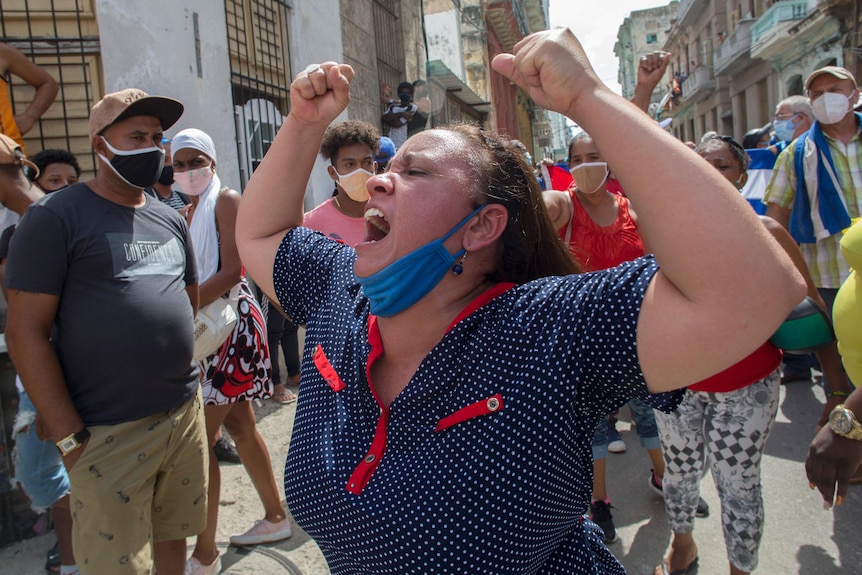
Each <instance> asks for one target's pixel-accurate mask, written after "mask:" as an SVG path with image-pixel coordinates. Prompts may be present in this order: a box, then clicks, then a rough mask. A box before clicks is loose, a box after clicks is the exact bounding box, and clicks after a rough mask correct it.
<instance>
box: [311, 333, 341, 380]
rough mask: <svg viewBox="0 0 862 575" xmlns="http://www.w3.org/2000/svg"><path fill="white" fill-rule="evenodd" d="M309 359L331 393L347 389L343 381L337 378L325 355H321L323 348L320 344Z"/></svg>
mask: <svg viewBox="0 0 862 575" xmlns="http://www.w3.org/2000/svg"><path fill="white" fill-rule="evenodd" d="M311 358H312V360H313V361H314V366H315V367H316V368H317V371H318V372H319V373H320V375H321V376H322V377H323V379H324V380H325V381H326V383H327V384H329V387H331V388H332V391H335V392H339V391H341V390H342V389H344V388H345V387H347V386H346V385H345V384H344V380H342V379H341V377H339V375H338V373H337V372H336V371H335V368H334V367H332V364H331V363H329V359H328V358H327V357H326V354H325V353H323V347H321V345H320V344H317V349H315V350H314V354H312V356H311Z"/></svg>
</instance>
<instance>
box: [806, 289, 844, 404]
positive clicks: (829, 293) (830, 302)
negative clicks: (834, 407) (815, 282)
mask: <svg viewBox="0 0 862 575" xmlns="http://www.w3.org/2000/svg"><path fill="white" fill-rule="evenodd" d="M817 293H819V294H820V297H822V298H823V303H825V304H826V314H827V315H828V316H829V319H832V306H834V305H835V296H836V295H838V290H837V289H835V288H817ZM809 355H810V356H811V357H812V358H813V357H814V354H809ZM815 359H816V358H815ZM819 368H820V366H819V365H818V369H819ZM820 384H821V385H822V386H823V389H824V390H825V391H826V393H827V395H828V394H829V391H830V389H829V380H828V379H826V374H823V379H822V380H821V382H820Z"/></svg>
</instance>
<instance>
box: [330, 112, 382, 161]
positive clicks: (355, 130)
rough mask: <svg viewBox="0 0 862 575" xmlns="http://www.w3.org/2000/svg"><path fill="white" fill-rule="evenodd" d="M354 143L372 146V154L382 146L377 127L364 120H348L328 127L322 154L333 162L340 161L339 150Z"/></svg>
mask: <svg viewBox="0 0 862 575" xmlns="http://www.w3.org/2000/svg"><path fill="white" fill-rule="evenodd" d="M352 144H365V145H366V146H368V147H369V148H371V155H372V156H373V155H374V154H376V153H377V150H378V149H379V148H380V136H378V135H377V128H375V127H374V126H372V125H371V124H369V123H368V122H363V121H362V120H347V121H346V122H339V123H337V124H333V125H331V126H329V127H328V128H327V129H326V133H325V134H324V135H323V142H321V144H320V155H321V156H323V157H324V158H325V159H327V160H329V161H330V162H332V165H335V162H337V161H338V150H340V149H341V148H343V147H344V146H350V145H352Z"/></svg>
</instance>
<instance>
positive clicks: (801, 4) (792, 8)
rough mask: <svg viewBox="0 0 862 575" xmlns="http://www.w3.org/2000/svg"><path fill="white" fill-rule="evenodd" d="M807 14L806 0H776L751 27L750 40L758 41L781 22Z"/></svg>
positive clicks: (800, 17)
mask: <svg viewBox="0 0 862 575" xmlns="http://www.w3.org/2000/svg"><path fill="white" fill-rule="evenodd" d="M807 14H808V0H778V1H777V2H776V3H775V4H773V5H772V6H771V7H770V8H769V10H767V11H766V13H765V14H764V15H763V16H761V17H760V18H758V19H757V22H755V23H754V26H752V27H751V42H752V43H756V42H758V41H760V39H761V38H763V37H764V36H765V35H767V34H769V32H770V31H771V30H772V29H773V28H775V27H776V26H778V24H780V23H781V22H788V21H791V20H802V19H804V18H805V16H806V15H807Z"/></svg>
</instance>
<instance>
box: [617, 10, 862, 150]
mask: <svg viewBox="0 0 862 575" xmlns="http://www.w3.org/2000/svg"><path fill="white" fill-rule="evenodd" d="M675 4H676V11H677V12H676V16H675V17H674V18H672V20H671V23H670V27H669V29H668V31H667V40H666V41H665V43H664V45H663V48H664V49H665V50H667V51H668V52H670V53H671V54H672V60H671V65H670V70H669V72H670V86H665V89H666V90H667V92H666V93H665V97H664V98H663V102H662V108H661V110H660V113H661V114H662V115H663V117H671V118H672V119H673V120H672V124H671V126H672V130H673V132H674V133H675V134H676V135H677V137H679V138H680V139H683V140H692V141H695V142H697V141H698V140H699V139H700V137H702V136H703V134H704V133H706V132H708V131H710V130H715V131H717V132H719V133H723V134H728V135H732V136H733V137H735V138H736V139H740V140H741V138H742V136H743V135H744V134H745V132H747V131H748V130H751V129H753V128H760V127H762V126H764V125H766V124H768V123H769V122H771V121H772V118H773V114H774V110H775V106H776V104H777V103H778V102H779V101H780V100H782V99H783V98H785V97H787V96H791V95H796V94H803V93H804V81H805V78H806V77H807V76H808V74H810V73H811V72H812V71H814V70H816V69H817V68H820V67H822V66H826V65H830V64H836V65H839V66H846V67H848V68H849V69H851V70H853V71H854V72H857V73H858V72H859V71H860V70H859V69H858V67H859V62H858V57H857V56H858V54H860V51H859V44H860V42H859V40H860V35H859V22H860V17H862V16H860V5H862V1H860V0H680V1H679V2H678V3H675ZM673 5H674V4H670V5H669V6H668V8H671V7H673ZM623 28H625V25H624V26H623V27H621V34H622V30H623ZM626 37H627V36H626ZM621 39H622V36H621ZM618 56H619V57H620V59H621V62H620V67H621V73H620V74H621V76H620V77H621V79H622V78H623V77H624V76H623V75H624V72H623V71H622V70H623V67H624V66H628V65H629V64H628V61H627V62H626V63H625V64H624V62H623V56H626V57H630V56H628V55H627V54H626V53H625V52H624V51H621V52H620V54H618Z"/></svg>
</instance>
